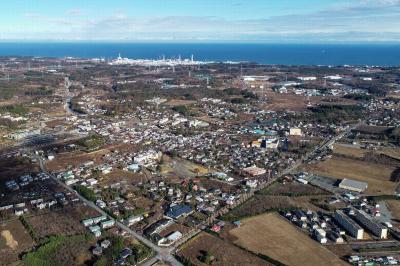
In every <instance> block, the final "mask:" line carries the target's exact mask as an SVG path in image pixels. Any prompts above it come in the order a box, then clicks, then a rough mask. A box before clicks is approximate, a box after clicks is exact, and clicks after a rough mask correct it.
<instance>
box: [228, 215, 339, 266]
mask: <svg viewBox="0 0 400 266" xmlns="http://www.w3.org/2000/svg"><path fill="white" fill-rule="evenodd" d="M230 234H232V235H233V236H234V237H236V238H237V241H235V243H236V244H238V245H240V246H242V247H244V248H247V249H249V250H251V251H253V252H257V253H262V254H265V255H267V256H269V257H272V258H273V259H276V260H278V261H281V262H283V263H284V264H287V265H346V263H344V262H343V261H341V260H340V259H339V258H338V257H336V256H335V255H334V254H332V253H331V252H330V251H328V250H327V249H325V248H324V247H323V246H321V245H320V244H318V243H317V242H316V241H314V240H312V239H311V238H310V237H309V236H307V235H305V234H304V233H302V232H300V231H299V230H297V229H296V228H295V227H294V226H293V225H292V224H290V223H289V222H288V221H286V220H284V219H283V218H282V217H280V216H279V215H278V214H277V213H270V214H263V215H260V216H256V217H253V218H249V219H246V220H244V221H243V224H242V225H241V226H240V227H239V228H235V229H233V230H231V231H230Z"/></svg>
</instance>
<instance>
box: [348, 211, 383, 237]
mask: <svg viewBox="0 0 400 266" xmlns="http://www.w3.org/2000/svg"><path fill="white" fill-rule="evenodd" d="M355 217H356V220H357V221H358V222H359V223H360V224H362V225H363V226H365V228H367V229H368V230H369V231H371V232H372V233H373V234H374V235H375V236H377V237H379V238H381V239H386V238H387V231H388V229H387V228H385V227H384V226H383V225H381V224H379V223H378V222H375V221H374V220H373V219H372V217H371V216H370V215H368V214H367V213H366V212H364V211H362V210H359V211H356V213H355Z"/></svg>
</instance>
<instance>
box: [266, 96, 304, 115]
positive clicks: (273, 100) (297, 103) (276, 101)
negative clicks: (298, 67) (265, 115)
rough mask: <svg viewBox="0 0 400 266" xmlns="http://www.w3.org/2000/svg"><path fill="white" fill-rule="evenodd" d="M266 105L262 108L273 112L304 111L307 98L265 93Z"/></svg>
mask: <svg viewBox="0 0 400 266" xmlns="http://www.w3.org/2000/svg"><path fill="white" fill-rule="evenodd" d="M266 97H267V99H268V103H266V104H265V105H264V106H263V107H264V108H265V109H268V110H273V111H283V110H290V111H304V110H306V109H307V97H304V96H301V95H294V94H280V93H276V92H267V93H266Z"/></svg>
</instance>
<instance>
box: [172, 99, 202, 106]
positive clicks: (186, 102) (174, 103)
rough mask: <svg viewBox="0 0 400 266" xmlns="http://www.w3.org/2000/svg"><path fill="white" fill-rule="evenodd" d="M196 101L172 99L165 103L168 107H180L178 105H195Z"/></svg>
mask: <svg viewBox="0 0 400 266" xmlns="http://www.w3.org/2000/svg"><path fill="white" fill-rule="evenodd" d="M195 103H196V101H191V100H181V99H172V100H169V101H168V102H166V103H165V105H168V106H178V105H190V104H195Z"/></svg>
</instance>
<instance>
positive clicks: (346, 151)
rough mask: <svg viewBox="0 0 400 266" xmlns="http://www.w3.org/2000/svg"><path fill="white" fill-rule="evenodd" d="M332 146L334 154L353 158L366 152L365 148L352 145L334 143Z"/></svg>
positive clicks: (359, 156)
mask: <svg viewBox="0 0 400 266" xmlns="http://www.w3.org/2000/svg"><path fill="white" fill-rule="evenodd" d="M333 147H334V148H333V153H334V154H339V155H345V156H351V157H355V158H363V157H364V155H365V153H366V152H367V150H363V149H360V148H358V147H352V146H350V145H343V144H335V145H334V146H333Z"/></svg>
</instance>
